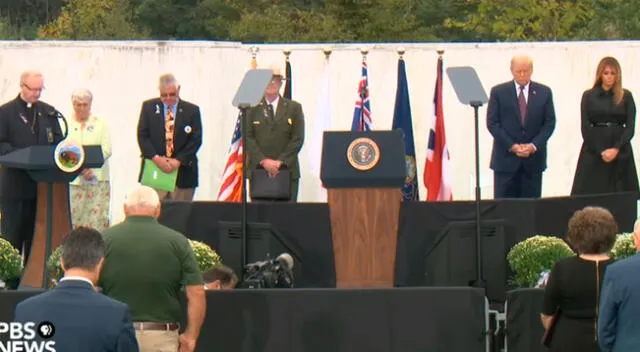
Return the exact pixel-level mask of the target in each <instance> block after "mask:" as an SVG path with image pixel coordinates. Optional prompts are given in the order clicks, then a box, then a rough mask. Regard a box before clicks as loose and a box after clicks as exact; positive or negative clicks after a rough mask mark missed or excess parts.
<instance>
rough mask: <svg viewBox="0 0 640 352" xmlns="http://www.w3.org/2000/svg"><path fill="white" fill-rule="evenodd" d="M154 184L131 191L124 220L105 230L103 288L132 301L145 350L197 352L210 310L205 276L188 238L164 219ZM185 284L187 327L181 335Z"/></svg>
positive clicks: (122, 299)
mask: <svg viewBox="0 0 640 352" xmlns="http://www.w3.org/2000/svg"><path fill="white" fill-rule="evenodd" d="M160 207H161V205H160V199H159V198H158V194H157V193H156V191H155V190H153V189H152V188H151V187H147V186H139V187H137V188H135V189H134V190H133V191H132V192H131V193H129V194H128V195H127V199H126V202H125V207H124V213H125V215H126V218H125V220H124V221H123V222H121V223H119V224H117V225H115V226H112V227H110V228H108V229H106V230H104V237H105V241H106V243H107V254H106V257H105V261H104V267H103V269H102V273H101V275H100V281H99V286H100V287H101V288H102V291H103V293H104V294H106V295H107V296H109V297H111V298H114V299H117V300H119V301H121V302H124V303H126V304H128V305H129V307H130V308H131V315H132V316H133V322H134V323H133V325H134V328H135V329H136V337H137V339H138V344H139V345H140V350H141V351H142V352H147V351H148V352H176V351H180V352H193V351H194V350H195V346H196V341H197V340H198V336H199V335H200V328H201V327H202V323H203V321H204V317H205V314H206V309H207V308H206V306H207V302H206V297H205V290H204V281H203V279H202V274H201V273H200V269H199V267H198V263H197V262H196V258H195V255H194V254H193V250H192V249H191V246H190V245H189V240H188V239H187V238H186V237H185V236H184V235H183V234H181V233H179V232H176V231H174V230H172V229H170V228H168V227H166V226H164V225H162V224H160V223H158V220H157V218H158V216H159V215H160ZM182 288H184V293H185V295H186V298H187V326H186V327H185V329H184V332H183V333H182V334H179V331H180V321H181V319H182V317H183V315H182V308H181V305H180V297H181V292H182Z"/></svg>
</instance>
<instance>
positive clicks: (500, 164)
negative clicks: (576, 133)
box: [487, 56, 556, 199]
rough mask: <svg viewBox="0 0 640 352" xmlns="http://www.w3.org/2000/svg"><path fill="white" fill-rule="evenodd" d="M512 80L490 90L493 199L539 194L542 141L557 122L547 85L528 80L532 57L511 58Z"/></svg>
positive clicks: (544, 163)
mask: <svg viewBox="0 0 640 352" xmlns="http://www.w3.org/2000/svg"><path fill="white" fill-rule="evenodd" d="M511 74H512V75H513V80H511V81H508V82H506V83H502V84H499V85H497V86H495V87H493V88H492V89H491V93H490V97H489V104H488V107H487V127H488V129H489V132H490V133H491V135H492V136H493V151H492V153H491V164H490V166H491V169H492V170H493V176H494V185H493V187H494V198H495V199H500V198H540V195H541V194H542V173H543V172H544V171H545V170H546V168H547V141H548V140H549V138H550V137H551V134H552V133H553V131H554V129H555V125H556V114H555V109H554V106H553V95H552V92H551V89H550V88H549V87H547V86H545V85H543V84H540V83H537V82H533V81H531V75H532V74H533V61H532V59H531V58H530V57H528V56H514V57H513V58H512V59H511Z"/></svg>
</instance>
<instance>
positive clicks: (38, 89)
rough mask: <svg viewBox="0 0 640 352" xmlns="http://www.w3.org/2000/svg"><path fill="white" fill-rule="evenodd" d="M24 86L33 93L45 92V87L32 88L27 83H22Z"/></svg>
mask: <svg viewBox="0 0 640 352" xmlns="http://www.w3.org/2000/svg"><path fill="white" fill-rule="evenodd" d="M22 86H23V87H25V88H27V89H28V90H30V91H32V92H42V91H43V90H44V87H41V88H31V87H29V86H28V85H27V84H26V83H22Z"/></svg>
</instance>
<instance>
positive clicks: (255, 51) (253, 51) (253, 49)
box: [249, 46, 260, 59]
mask: <svg viewBox="0 0 640 352" xmlns="http://www.w3.org/2000/svg"><path fill="white" fill-rule="evenodd" d="M258 51H260V48H258V47H257V46H252V47H251V48H250V49H249V52H250V53H251V58H253V59H255V58H256V57H257V56H258Z"/></svg>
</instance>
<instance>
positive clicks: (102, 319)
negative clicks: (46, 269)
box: [14, 227, 138, 352]
mask: <svg viewBox="0 0 640 352" xmlns="http://www.w3.org/2000/svg"><path fill="white" fill-rule="evenodd" d="M62 245H63V250H62V259H61V264H62V267H63V269H64V271H65V272H64V277H63V278H62V280H60V283H58V286H56V288H54V289H52V290H49V291H47V292H45V293H42V294H39V295H37V296H34V297H31V298H28V299H26V300H24V301H22V302H21V303H19V304H18V305H17V307H16V310H15V319H14V320H15V321H16V322H21V323H26V322H33V323H35V324H39V323H40V322H43V321H46V322H50V323H52V324H53V327H54V333H53V336H52V337H51V340H53V341H55V349H56V351H69V352H71V351H91V352H111V351H113V352H137V351H138V342H137V340H136V335H135V331H134V329H133V323H132V321H131V315H130V313H129V308H128V307H127V305H125V304H124V303H121V302H118V301H116V300H114V299H111V298H109V297H107V296H105V295H103V294H101V293H98V292H96V289H95V287H94V285H95V283H96V282H97V281H98V277H99V276H100V270H101V268H102V263H103V262H104V256H105V248H106V245H105V242H104V240H103V238H102V234H100V232H98V231H96V230H94V229H90V228H86V227H80V228H78V229H76V230H74V231H73V232H71V234H69V235H68V236H67V237H66V238H65V239H64V242H63V244H62Z"/></svg>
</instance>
